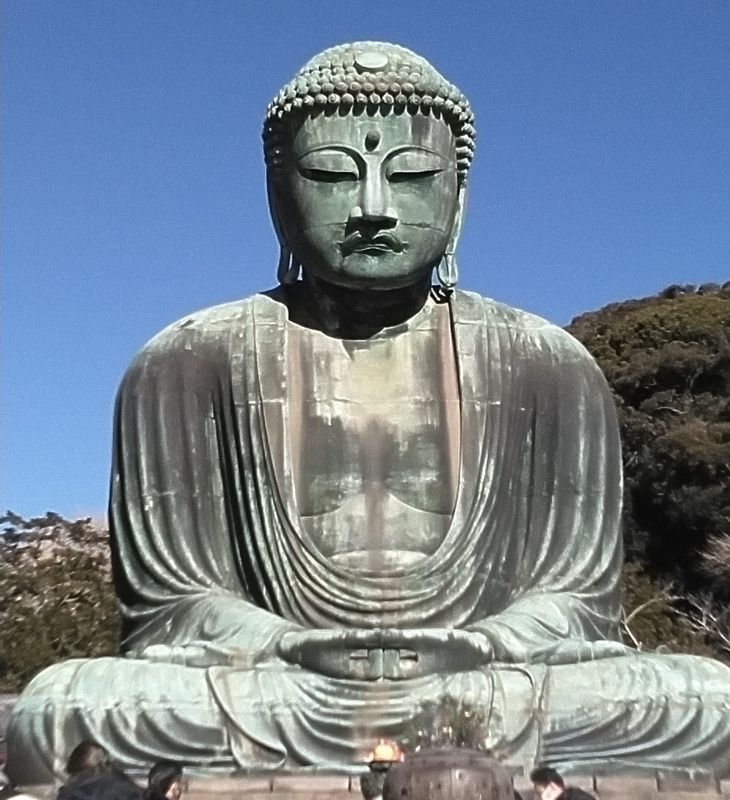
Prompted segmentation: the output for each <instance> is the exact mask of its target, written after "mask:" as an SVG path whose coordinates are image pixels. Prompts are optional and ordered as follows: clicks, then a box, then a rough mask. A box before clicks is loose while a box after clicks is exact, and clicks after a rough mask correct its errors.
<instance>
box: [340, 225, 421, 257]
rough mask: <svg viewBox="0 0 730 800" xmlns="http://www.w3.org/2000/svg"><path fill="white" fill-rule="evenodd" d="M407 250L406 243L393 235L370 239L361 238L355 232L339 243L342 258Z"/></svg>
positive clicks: (382, 234)
mask: <svg viewBox="0 0 730 800" xmlns="http://www.w3.org/2000/svg"><path fill="white" fill-rule="evenodd" d="M407 248H408V243H407V242H403V241H401V240H400V239H399V238H398V237H397V236H395V234H392V233H379V234H377V235H376V236H373V237H372V238H370V237H366V236H363V235H362V233H360V232H359V231H356V232H355V233H352V234H350V236H348V237H347V238H346V239H345V240H344V241H343V242H341V243H340V250H341V251H342V255H343V256H348V255H350V254H351V253H363V254H365V255H374V256H375V255H382V254H383V253H402V252H403V251H404V250H406V249H407Z"/></svg>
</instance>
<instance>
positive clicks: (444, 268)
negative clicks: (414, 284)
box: [436, 253, 459, 290]
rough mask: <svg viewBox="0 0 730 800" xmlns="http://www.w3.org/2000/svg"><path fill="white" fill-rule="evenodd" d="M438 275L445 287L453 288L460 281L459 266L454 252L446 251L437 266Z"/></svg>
mask: <svg viewBox="0 0 730 800" xmlns="http://www.w3.org/2000/svg"><path fill="white" fill-rule="evenodd" d="M436 277H437V278H438V282H439V283H440V284H441V286H442V287H443V288H444V289H447V290H451V289H453V288H454V287H455V286H456V284H457V283H458V282H459V266H458V264H457V263H456V256H455V255H454V254H453V253H444V257H443V258H442V259H441V261H440V262H439V265H438V267H436Z"/></svg>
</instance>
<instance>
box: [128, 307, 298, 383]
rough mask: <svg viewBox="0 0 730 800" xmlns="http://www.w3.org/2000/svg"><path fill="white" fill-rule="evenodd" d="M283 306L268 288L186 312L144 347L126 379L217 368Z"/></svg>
mask: <svg viewBox="0 0 730 800" xmlns="http://www.w3.org/2000/svg"><path fill="white" fill-rule="evenodd" d="M282 308H283V306H282V303H281V302H280V301H279V299H278V298H277V296H276V292H266V293H262V294H257V295H252V296H251V297H247V298H245V299H243V300H236V301H234V302H231V303H224V304H222V305H217V306H211V307H210V308H204V309H201V310H199V311H195V312H193V313H191V314H187V315H186V316H184V317H182V318H181V319H178V320H176V321H175V322H173V323H172V324H170V325H168V326H167V327H166V328H163V330H161V331H160V332H159V333H157V334H156V335H155V336H153V337H152V339H150V340H149V341H148V342H147V343H146V344H145V345H144V346H143V347H142V348H141V350H140V351H139V352H138V353H137V355H136V356H135V358H134V359H133V360H132V363H131V364H130V366H129V368H128V370H127V373H126V375H125V381H124V382H125V383H129V381H130V380H134V379H136V378H139V377H140V376H142V375H144V376H145V377H150V376H158V377H159V376H160V375H161V374H163V373H164V374H166V375H169V374H171V373H182V372H185V373H187V374H192V373H194V372H199V371H201V370H202V371H206V370H209V369H215V370H217V369H218V368H219V367H222V366H225V365H226V364H227V363H229V360H230V357H231V353H232V352H233V351H235V350H239V351H240V350H241V349H242V347H243V346H244V345H245V343H246V342H247V341H250V339H251V337H252V335H253V331H254V328H255V326H256V324H257V322H261V321H264V320H269V321H270V320H273V319H276V318H277V317H278V316H279V315H281V314H282V313H283V312H282Z"/></svg>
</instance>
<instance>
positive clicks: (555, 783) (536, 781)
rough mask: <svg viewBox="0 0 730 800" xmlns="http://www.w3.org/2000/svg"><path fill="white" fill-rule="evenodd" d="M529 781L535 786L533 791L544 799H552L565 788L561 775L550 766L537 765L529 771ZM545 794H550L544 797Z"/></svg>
mask: <svg viewBox="0 0 730 800" xmlns="http://www.w3.org/2000/svg"><path fill="white" fill-rule="evenodd" d="M530 781H531V782H532V785H533V787H534V788H535V792H536V793H537V794H538V795H540V797H544V800H554V798H555V797H558V796H559V795H560V794H561V793H562V790H563V789H564V788H565V783H564V781H563V778H562V776H561V775H560V773H559V772H558V771H557V770H556V769H553V768H552V767H537V768H535V769H533V770H532V772H531V773H530ZM546 794H549V795H551V797H545V795H546Z"/></svg>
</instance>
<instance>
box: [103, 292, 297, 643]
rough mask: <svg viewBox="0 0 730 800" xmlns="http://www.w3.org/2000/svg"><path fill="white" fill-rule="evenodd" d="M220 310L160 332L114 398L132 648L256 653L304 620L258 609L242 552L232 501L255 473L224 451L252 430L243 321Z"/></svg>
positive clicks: (114, 533) (115, 551)
mask: <svg viewBox="0 0 730 800" xmlns="http://www.w3.org/2000/svg"><path fill="white" fill-rule="evenodd" d="M232 305H233V304H232ZM218 317H220V314H219V315H218ZM218 317H213V318H209V317H206V316H205V313H203V315H202V317H201V315H198V317H197V318H191V319H189V320H185V321H182V322H180V323H176V324H175V325H173V326H171V327H170V328H168V329H166V330H165V331H163V332H162V333H161V334H159V335H158V336H157V337H155V339H153V340H152V341H151V342H150V343H149V344H148V345H147V346H146V347H145V348H144V349H143V350H142V351H141V353H140V354H139V355H138V356H137V358H136V359H135V361H134V362H133V363H132V365H131V367H130V368H129V370H128V372H127V374H126V376H125V378H124V380H123V382H122V385H121V388H120V390H119V394H118V397H117V404H116V410H115V431H114V453H113V466H112V478H111V499H110V533H111V543H112V555H113V567H114V579H115V585H116V590H117V595H118V597H119V601H120V606H121V610H122V616H123V621H124V630H123V638H124V644H123V647H124V648H125V649H126V651H127V652H128V654H131V655H140V654H142V653H144V651H145V649H146V648H148V647H150V646H153V645H163V646H168V647H180V646H183V647H184V646H188V645H201V644H202V645H206V644H210V645H211V646H212V647H213V648H214V649H220V648H222V649H224V650H226V649H230V650H231V651H236V652H238V653H240V654H242V655H245V656H247V657H253V658H257V657H259V656H262V655H266V654H267V653H270V652H271V651H272V650H273V648H274V646H275V644H276V642H277V641H278V640H279V638H280V637H281V635H282V634H283V633H284V632H285V631H287V630H292V629H293V628H295V627H296V626H294V625H292V623H290V622H287V621H286V620H284V619H282V618H281V617H279V616H277V615H276V614H274V613H271V612H270V611H267V610H265V609H263V608H261V607H260V605H259V604H258V603H257V602H256V598H255V597H254V596H253V592H252V590H251V587H250V581H248V582H247V578H246V575H245V574H244V573H243V571H242V568H241V567H240V564H239V563H238V562H237V560H236V558H235V554H236V548H237V541H238V540H239V539H240V536H237V533H240V530H237V529H239V528H240V527H241V525H244V524H246V523H245V520H242V516H245V509H243V511H242V510H241V508H240V507H235V505H234V503H232V502H231V500H230V498H231V496H237V497H240V496H242V494H243V493H242V492H240V491H239V487H240V484H241V482H242V481H245V480H248V479H249V476H248V475H246V471H245V468H244V467H242V466H241V465H240V464H239V463H237V461H236V458H235V455H234V456H232V455H231V452H230V448H227V446H226V443H227V442H229V441H230V440H235V441H239V440H241V439H242V438H243V439H245V437H246V433H247V432H246V431H245V430H241V429H240V425H241V421H240V420H241V415H236V413H235V409H234V405H235V403H234V401H233V398H232V394H231V390H230V374H229V373H230V369H231V367H230V358H229V353H228V349H229V347H230V342H229V340H230V338H231V336H233V335H237V336H239V337H240V336H242V335H243V333H242V330H243V327H244V326H242V325H240V324H236V320H235V319H234V320H231V319H230V315H229V316H228V318H224V319H220V318H218ZM231 331H234V332H235V334H233V333H231ZM158 649H159V648H158ZM163 649H164V648H163Z"/></svg>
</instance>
